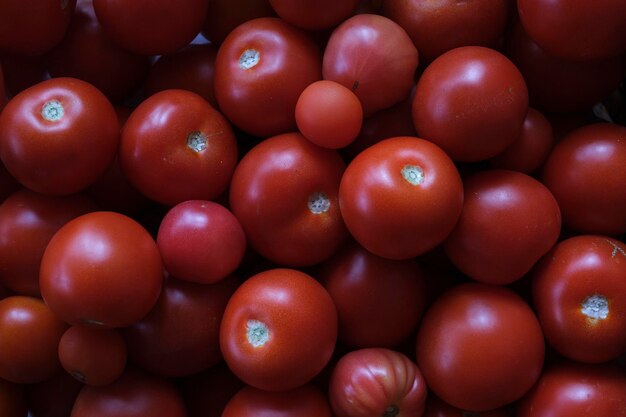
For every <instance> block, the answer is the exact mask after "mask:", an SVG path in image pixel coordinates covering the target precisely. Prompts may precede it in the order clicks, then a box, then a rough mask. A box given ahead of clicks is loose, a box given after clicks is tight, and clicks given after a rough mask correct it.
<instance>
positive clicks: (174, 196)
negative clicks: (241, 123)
mask: <svg viewBox="0 0 626 417" xmlns="http://www.w3.org/2000/svg"><path fill="white" fill-rule="evenodd" d="M119 159H120V166H121V168H122V172H123V173H124V175H126V177H127V178H128V180H129V181H130V183H131V184H132V185H133V186H134V187H135V188H137V190H139V191H140V192H141V193H143V194H144V195H146V196H147V197H148V198H150V199H152V200H155V201H157V202H159V203H162V204H165V205H168V206H173V205H176V204H178V203H180V202H183V201H185V200H213V199H215V198H217V197H218V196H219V195H220V194H222V193H223V192H224V191H225V190H226V188H227V187H228V183H229V181H230V179H231V176H232V173H233V170H234V168H235V165H236V163H237V142H236V140H235V135H234V133H233V130H232V128H231V127H230V124H229V123H228V121H227V120H226V119H225V118H224V116H222V114H221V113H220V112H219V111H217V110H216V109H214V108H213V107H212V106H211V105H210V104H209V103H208V102H207V101H206V100H204V99H203V98H202V97H201V96H199V95H197V94H195V93H192V92H190V91H185V90H166V91H161V92H159V93H156V94H154V95H152V96H150V97H148V98H147V99H146V100H144V101H143V102H142V103H141V104H140V105H139V106H138V107H137V108H136V109H135V110H134V111H133V112H132V113H131V115H130V117H129V118H128V120H127V121H126V123H125V124H124V128H123V130H122V137H121V141H120V149H119Z"/></svg>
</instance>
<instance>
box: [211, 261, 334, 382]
mask: <svg viewBox="0 0 626 417" xmlns="http://www.w3.org/2000/svg"><path fill="white" fill-rule="evenodd" d="M336 341H337V312H336V309H335V305H334V303H333V300H332V298H331V297H330V295H329V294H328V292H327V291H326V290H325V289H324V287H323V286H322V285H321V284H319V283H318V282H317V281H316V280H315V279H314V278H312V277H311V276H309V275H307V274H305V273H303V272H300V271H297V270H293V269H283V268H280V269H271V270H267V271H264V272H260V273H258V274H256V275H254V276H252V277H251V278H249V279H248V280H246V281H244V283H242V284H241V285H240V286H239V287H238V288H237V290H235V293H234V294H233V295H232V296H231V298H230V300H229V301H228V304H227V306H226V311H225V312H224V317H223V319H222V324H221V327H220V347H221V351H222V354H223V355H224V359H225V361H226V363H227V364H228V366H229V368H230V369H231V370H232V371H233V373H234V374H235V375H236V376H238V377H239V378H240V379H241V380H243V381H244V382H246V383H247V384H249V385H252V386H254V387H256V388H259V389H263V390H267V391H282V390H288V389H292V388H295V387H297V386H300V385H303V384H305V383H307V382H308V381H310V380H311V379H312V378H313V377H314V376H316V375H317V374H318V373H319V372H320V371H321V370H322V369H323V368H324V366H325V365H326V364H327V363H328V361H329V360H330V358H331V355H332V353H333V350H334V347H335V343H336Z"/></svg>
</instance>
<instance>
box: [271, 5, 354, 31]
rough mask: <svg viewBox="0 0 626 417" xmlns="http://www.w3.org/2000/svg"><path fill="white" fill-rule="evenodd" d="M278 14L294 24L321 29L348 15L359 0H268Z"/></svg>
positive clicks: (309, 28) (311, 28)
mask: <svg viewBox="0 0 626 417" xmlns="http://www.w3.org/2000/svg"><path fill="white" fill-rule="evenodd" d="M270 4H271V5H272V8H273V9H274V10H275V11H276V13H277V14H278V16H280V17H281V18H282V19H284V20H285V21H286V22H289V23H291V24H292V25H294V26H297V27H301V28H303V29H307V30H322V29H328V28H331V27H333V26H335V25H338V24H339V23H341V22H342V21H343V20H345V19H347V18H348V17H350V15H351V14H352V13H353V12H354V11H355V9H356V7H357V5H358V4H359V0H338V1H336V0H322V1H320V0H295V1H293V0H270Z"/></svg>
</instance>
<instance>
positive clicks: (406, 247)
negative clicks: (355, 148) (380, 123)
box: [339, 137, 463, 259]
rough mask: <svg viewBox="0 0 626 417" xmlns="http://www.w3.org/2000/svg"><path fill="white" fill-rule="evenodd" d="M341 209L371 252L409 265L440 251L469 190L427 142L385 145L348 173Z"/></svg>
mask: <svg viewBox="0 0 626 417" xmlns="http://www.w3.org/2000/svg"><path fill="white" fill-rule="evenodd" d="M339 205H340V208H341V214H342V216H343V218H344V221H345V223H346V226H347V227H348V230H349V231H350V233H351V234H352V236H354V238H355V239H356V240H357V242H359V244H361V245H362V246H363V247H364V248H365V249H367V250H369V251H370V252H372V253H374V254H376V255H378V256H381V257H383V258H390V259H408V258H412V257H414V256H417V255H420V254H423V253H425V252H427V251H429V250H431V249H433V248H434V247H435V246H437V245H439V244H440V243H441V242H443V240H444V239H445V238H446V237H447V236H448V234H449V233H450V232H451V231H452V229H453V227H454V225H455V223H456V221H457V219H458V217H459V215H460V214H461V209H462V206H463V185H462V182H461V178H460V176H459V173H458V171H457V169H456V167H455V166H454V163H453V162H452V161H451V160H450V158H449V157H448V156H447V155H446V154H445V152H444V151H443V150H441V148H439V147H438V146H437V145H434V144H432V143H431V142H428V141H426V140H424V139H420V138H415V137H397V138H389V139H386V140H383V141H381V142H379V143H377V144H375V145H373V146H371V147H370V148H368V149H366V150H364V151H363V152H361V153H360V154H359V155H357V156H356V157H355V158H354V159H353V160H352V162H350V164H349V165H348V167H347V168H346V172H345V173H344V175H343V178H342V179H341V185H340V189H339Z"/></svg>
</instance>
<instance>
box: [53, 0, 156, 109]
mask: <svg viewBox="0 0 626 417" xmlns="http://www.w3.org/2000/svg"><path fill="white" fill-rule="evenodd" d="M46 63H47V68H48V71H49V72H50V75H51V76H52V77H74V78H79V79H81V80H83V81H87V82H88V83H91V84H92V85H94V86H95V87H97V88H98V89H99V90H100V91H102V92H103V93H104V94H105V95H106V96H107V97H109V99H110V100H112V101H119V100H121V99H123V98H125V97H127V96H130V95H131V94H132V93H133V92H134V91H135V90H136V89H137V88H138V87H139V85H140V84H141V82H142V81H143V79H144V77H145V76H146V74H147V72H148V68H149V65H150V61H149V58H148V57H147V56H142V55H138V54H134V53H132V52H129V51H126V50H125V49H122V48H121V47H119V46H118V45H117V44H115V43H113V41H112V40H111V39H110V38H109V37H108V36H107V35H105V33H104V31H103V30H102V26H101V25H100V22H99V21H98V19H97V18H96V14H95V12H94V9H93V1H92V0H78V1H77V3H76V9H75V11H74V15H73V17H72V21H71V23H70V26H69V28H68V29H67V32H66V34H65V37H64V38H63V41H62V42H61V43H60V44H59V45H58V46H57V47H56V48H54V49H53V50H52V51H51V52H50V53H49V54H48V56H47V58H46Z"/></svg>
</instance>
